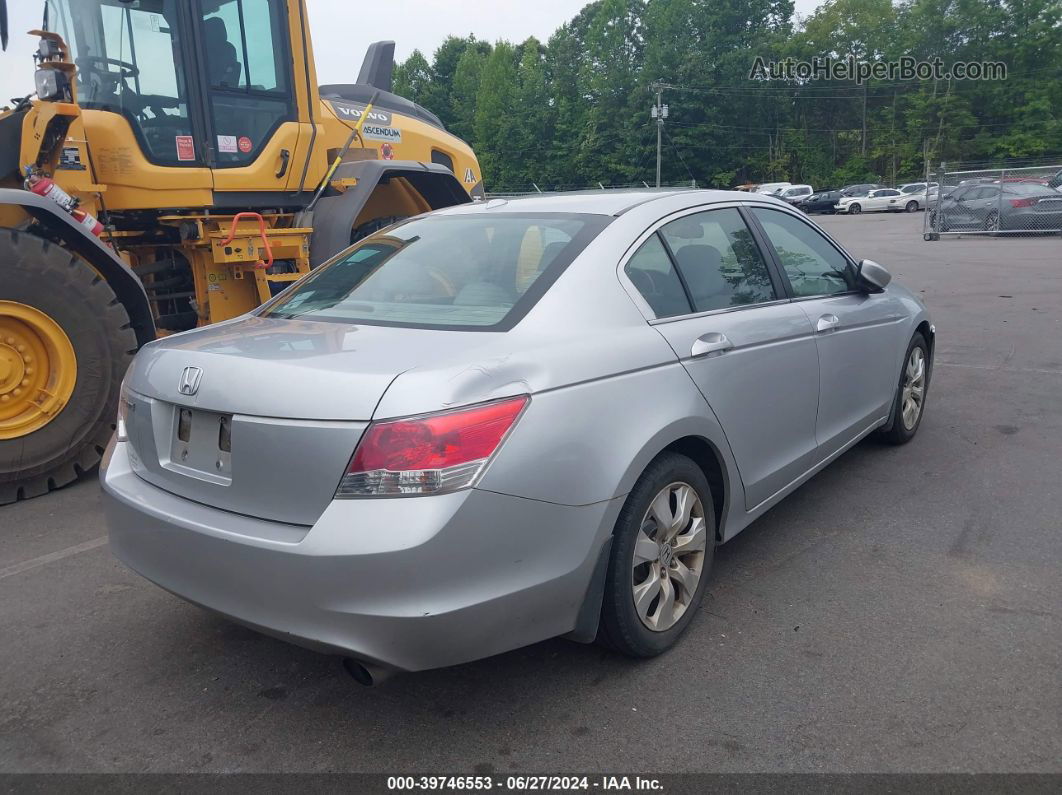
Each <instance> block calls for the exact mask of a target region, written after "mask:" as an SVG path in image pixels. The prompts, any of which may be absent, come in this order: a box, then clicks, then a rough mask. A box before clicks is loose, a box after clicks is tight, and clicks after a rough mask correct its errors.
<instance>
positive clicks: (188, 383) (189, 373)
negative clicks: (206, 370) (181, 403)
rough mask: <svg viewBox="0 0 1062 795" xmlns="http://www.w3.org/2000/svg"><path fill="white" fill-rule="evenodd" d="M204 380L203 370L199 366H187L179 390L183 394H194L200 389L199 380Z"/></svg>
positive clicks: (178, 386)
mask: <svg viewBox="0 0 1062 795" xmlns="http://www.w3.org/2000/svg"><path fill="white" fill-rule="evenodd" d="M202 380H203V371H202V370H200V369H199V368H198V367H185V368H184V372H183V373H181V380H180V381H179V382H178V383H177V391H178V392H180V393H181V394H182V395H194V394H195V393H196V392H198V391H199V382H200V381H202Z"/></svg>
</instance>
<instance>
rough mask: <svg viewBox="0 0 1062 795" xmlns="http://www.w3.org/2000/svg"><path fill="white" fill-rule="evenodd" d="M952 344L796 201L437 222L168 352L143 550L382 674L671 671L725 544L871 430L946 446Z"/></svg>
mask: <svg viewBox="0 0 1062 795" xmlns="http://www.w3.org/2000/svg"><path fill="white" fill-rule="evenodd" d="M934 335H935V331H934V327H933V326H932V325H931V322H930V319H929V317H928V315H927V312H926V308H925V307H924V306H923V304H922V303H921V302H920V301H919V300H918V298H917V297H915V296H914V295H912V294H911V293H910V292H908V291H907V290H904V289H903V288H902V287H899V286H897V285H896V284H892V283H890V276H889V273H888V272H887V271H886V270H885V268H883V267H882V266H881V265H879V264H877V263H874V262H871V261H869V260H862V261H857V260H856V259H854V258H853V257H852V256H851V255H849V254H848V253H847V252H846V251H845V250H844V249H843V248H842V247H841V246H839V245H838V244H837V243H836V242H834V241H833V240H832V239H830V237H829V236H827V235H826V234H825V233H823V232H822V230H820V229H819V228H818V227H817V226H815V224H814V223H812V222H810V221H809V220H808V219H807V218H806V217H804V216H803V215H802V214H801V213H800V212H799V211H798V210H794V209H792V208H791V207H789V206H788V205H786V204H785V203H784V202H782V201H780V200H778V199H774V198H771V197H768V196H762V195H756V194H751V195H750V194H747V193H731V192H723V191H689V190H685V191H662V192H654V191H638V192H608V193H599V194H558V195H542V196H536V197H533V198H524V199H516V200H501V199H495V200H491V201H487V202H481V203H475V204H467V205H463V206H460V207H454V208H450V209H447V210H442V211H438V212H433V213H429V214H427V215H423V216H420V217H417V218H413V219H410V220H407V221H403V222H400V223H398V224H396V225H394V226H392V227H390V228H387V229H384V230H382V231H380V232H378V233H375V234H374V235H373V236H371V237H369V238H367V239H364V240H362V241H360V242H358V243H357V244H355V245H354V246H352V247H351V248H349V249H347V250H346V251H344V252H343V253H341V254H339V255H338V256H337V257H335V258H334V259H333V260H332V261H330V262H329V263H326V264H325V265H323V266H322V267H320V268H318V269H317V270H315V271H314V272H313V273H311V274H309V275H308V276H306V277H305V278H303V279H302V280H301V281H299V282H297V283H296V284H294V285H293V286H292V287H290V288H288V289H287V290H285V291H284V292H283V293H281V294H280V295H278V296H277V297H275V298H274V299H273V300H272V301H270V302H269V303H267V304H265V305H264V306H262V307H261V308H260V309H258V310H256V311H255V312H253V313H251V314H250V315H246V316H244V317H240V318H237V319H235V320H231V321H228V322H225V323H219V324H217V325H214V326H209V327H206V328H202V329H198V330H194V331H189V332H186V333H183V334H179V335H176V336H172V337H168V338H166V339H162V340H159V341H157V342H153V343H151V344H149V345H147V346H146V347H145V348H144V349H143V350H142V351H141V352H140V353H139V354H138V355H137V356H136V359H135V361H134V362H133V365H132V367H131V369H130V371H129V373H128V375H127V376H126V380H125V384H124V386H123V392H122V399H121V405H120V410H119V416H118V424H117V432H116V434H115V438H114V441H113V442H112V443H111V446H110V448H109V450H108V451H107V455H106V457H105V462H104V466H103V468H102V470H101V474H100V478H101V481H102V484H103V491H104V494H105V503H106V509H107V516H108V522H109V525H110V540H111V547H112V549H113V550H114V552H115V554H116V555H117V556H118V557H119V558H120V559H121V560H122V561H124V562H125V563H126V564H128V565H129V566H130V567H131V568H133V569H134V570H135V571H137V572H139V573H140V574H142V575H143V576H144V577H146V578H148V579H149V580H151V581H153V582H155V583H157V584H158V585H160V586H162V587H163V588H165V589H167V590H169V591H172V592H173V593H175V594H177V595H179V596H181V597H183V598H184V599H187V600H188V601H190V602H193V603H195V604H198V605H201V606H203V607H206V608H208V609H210V610H213V611H216V612H218V613H221V614H223V615H225V616H228V617H230V618H232V619H234V620H236V621H239V622H241V623H244V624H246V625H248V626H251V627H253V628H256V629H258V630H260V631H263V632H268V633H271V634H274V635H276V636H278V637H281V638H284V639H287V640H290V641H292V642H295V643H299V644H302V645H307V646H310V647H311V648H317V649H320V650H324V651H328V652H333V653H338V654H341V655H343V656H344V657H346V658H347V659H348V668H350V667H351V666H353V669H352V672H354V673H355V674H356V676H359V678H361V679H362V680H363V681H370V680H372V679H373V678H377V677H379V676H381V675H384V674H386V673H387V672H389V671H396V670H404V671H416V670H422V669H427V668H433V667H438V666H446V665H453V664H456V663H462V662H465V661H469V660H474V659H477V658H481V657H485V656H488V655H492V654H497V653H499V652H504V651H507V650H509V649H514V648H516V647H519V646H523V645H526V644H530V643H534V642H536V641H541V640H544V639H546V638H552V637H556V636H567V637H569V638H572V639H575V640H579V641H591V640H594V639H595V638H596V639H598V640H600V641H602V642H604V643H605V644H606V645H608V646H611V647H612V648H613V649H615V650H617V651H619V652H622V653H625V654H628V655H632V656H638V657H647V656H651V655H655V654H659V653H660V652H662V651H664V650H665V649H667V648H668V647H670V646H671V645H672V644H674V643H675V641H676V640H677V639H678V637H679V636H680V635H681V634H682V633H683V631H684V630H685V629H686V627H687V626H688V625H689V623H690V621H691V620H693V618H694V616H695V615H696V613H697V608H698V605H699V604H700V601H701V598H702V596H703V594H704V591H705V588H706V587H707V584H708V582H709V580H710V573H711V564H712V558H713V554H714V551H715V548H716V546H717V545H718V544H720V543H723V542H725V541H727V540H728V539H730V538H733V537H734V536H735V535H736V534H737V533H739V532H740V531H741V530H742V529H743V528H745V527H747V526H748V525H749V523H750V522H752V521H753V520H755V519H756V518H757V517H758V516H760V515H761V514H762V513H764V512H765V511H766V510H767V509H769V508H770V507H771V506H773V505H774V504H776V503H777V502H778V501H779V500H781V499H782V498H783V497H785V496H786V495H787V494H789V493H790V492H792V491H793V490H794V489H796V488H797V487H798V486H800V484H802V483H803V482H804V481H806V480H807V479H808V478H810V477H811V476H813V475H814V474H815V473H816V472H817V471H819V470H820V469H822V468H823V467H824V466H826V465H827V464H829V463H830V462H831V461H833V460H834V459H836V458H837V457H838V456H840V455H841V454H843V453H844V452H845V451H846V450H848V449H849V448H850V447H852V446H853V445H854V444H856V443H857V442H858V441H859V440H860V439H862V438H863V437H865V436H867V435H868V434H871V433H876V434H877V435H878V436H880V437H881V438H882V439H884V440H885V441H887V442H891V443H894V444H902V443H904V442H907V441H909V440H910V439H911V438H912V437H913V436H914V435H915V433H916V432H917V430H918V427H919V423H920V421H921V419H922V413H923V409H924V405H925V399H926V394H927V389H928V386H929V380H930V375H931V372H932V362H933V348H934Z"/></svg>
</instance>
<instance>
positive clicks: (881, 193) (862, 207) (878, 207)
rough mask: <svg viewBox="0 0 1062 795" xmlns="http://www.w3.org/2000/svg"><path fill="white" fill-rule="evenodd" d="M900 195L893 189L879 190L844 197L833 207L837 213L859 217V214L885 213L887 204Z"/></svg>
mask: <svg viewBox="0 0 1062 795" xmlns="http://www.w3.org/2000/svg"><path fill="white" fill-rule="evenodd" d="M900 195H901V194H900V192H899V191H898V190H896V189H894V188H879V189H878V190H872V191H869V192H868V193H866V194H865V195H862V196H844V197H842V198H841V200H840V201H839V202H837V204H835V205H834V208H835V209H836V210H837V212H839V213H847V214H848V215H859V213H863V212H867V213H873V212H886V211H887V210H888V209H889V202H890V201H891V200H892V199H896V198H898V197H899V196H900Z"/></svg>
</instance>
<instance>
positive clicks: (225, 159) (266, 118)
mask: <svg viewBox="0 0 1062 795" xmlns="http://www.w3.org/2000/svg"><path fill="white" fill-rule="evenodd" d="M203 7H204V10H206V9H210V10H209V13H206V14H204V16H203V20H202V37H203V47H204V49H205V51H206V70H207V73H206V78H207V84H208V86H209V93H210V107H211V111H212V113H213V117H214V119H213V120H214V128H215V132H216V134H217V141H216V148H215V151H216V153H217V154H216V157H217V162H218V164H219V165H244V164H246V163H249V162H251V161H252V160H254V158H255V157H256V156H257V154H258V152H259V151H260V150H261V148H262V146H263V145H265V143H266V142H267V141H268V140H269V138H270V136H271V135H272V134H273V131H274V129H275V128H276V127H277V125H279V124H280V123H282V122H284V121H286V120H288V119H291V118H294V116H293V111H292V107H291V99H290V94H291V92H290V89H289V71H290V69H289V64H288V63H287V59H288V56H287V51H288V50H287V33H286V30H287V19H286V18H285V15H284V7H283V4H282V3H273V2H270V1H269V0H221V2H220V3H217V2H215V3H205V2H204V3H203Z"/></svg>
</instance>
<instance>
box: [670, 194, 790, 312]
mask: <svg viewBox="0 0 1062 795" xmlns="http://www.w3.org/2000/svg"><path fill="white" fill-rule="evenodd" d="M660 234H661V235H662V236H663V238H664V240H665V241H666V242H667V245H668V247H669V248H670V249H671V252H672V254H673V255H674V257H675V264H676V265H677V266H678V270H679V273H680V274H681V275H682V279H683V281H684V282H685V283H686V288H687V289H688V290H689V294H690V299H691V300H692V302H693V308H694V310H695V311H697V312H707V311H710V310H713V309H725V308H727V307H733V306H747V305H748V304H758V303H763V302H765V301H773V300H774V299H775V298H776V297H777V296H776V295H775V293H774V285H773V284H772V283H771V276H770V272H769V271H768V270H767V264H766V263H765V262H764V261H763V257H762V256H761V254H760V250H759V248H758V247H757V245H756V241H755V240H754V239H753V237H752V232H750V231H749V228H748V226H746V224H745V221H744V220H742V218H741V214H740V213H739V212H738V211H737V210H736V209H733V208H727V209H722V210H709V211H708V212H703V213H696V214H694V215H687V216H685V217H683V218H679V219H678V220H676V221H672V222H671V223H669V224H667V225H665V226H664V227H663V228H662V229H661V230H660Z"/></svg>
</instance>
